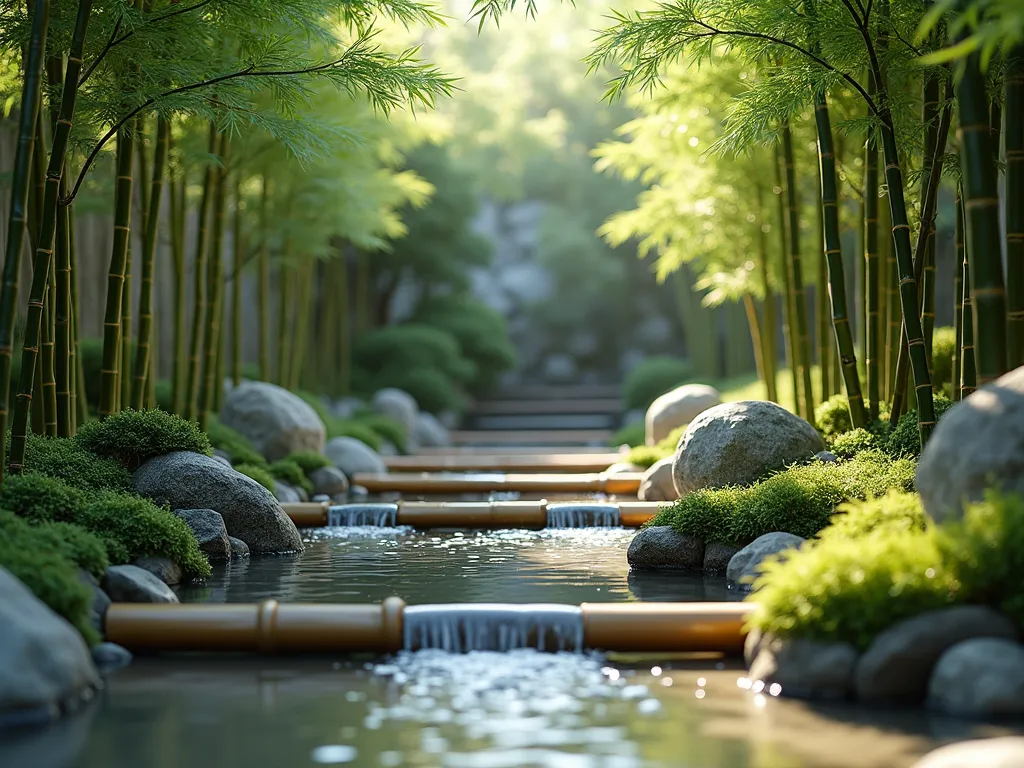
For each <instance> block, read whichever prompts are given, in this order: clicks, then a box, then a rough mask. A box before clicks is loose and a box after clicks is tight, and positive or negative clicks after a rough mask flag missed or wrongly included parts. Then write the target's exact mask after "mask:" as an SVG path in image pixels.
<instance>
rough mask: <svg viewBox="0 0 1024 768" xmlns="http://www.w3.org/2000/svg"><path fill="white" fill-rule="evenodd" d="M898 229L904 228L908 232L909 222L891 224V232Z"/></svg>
mask: <svg viewBox="0 0 1024 768" xmlns="http://www.w3.org/2000/svg"><path fill="white" fill-rule="evenodd" d="M900 229H905V230H907V232H909V231H910V225H909V224H893V226H892V231H893V232H895V231H897V230H900Z"/></svg>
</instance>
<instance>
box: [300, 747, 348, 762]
mask: <svg viewBox="0 0 1024 768" xmlns="http://www.w3.org/2000/svg"><path fill="white" fill-rule="evenodd" d="M357 754H358V752H356V748H355V747H349V746H347V745H345V744H328V745H325V746H322V747H317V748H316V749H314V750H313V754H312V755H311V757H312V759H313V762H314V763H322V764H335V763H351V762H352V761H353V760H355V759H356V755H357Z"/></svg>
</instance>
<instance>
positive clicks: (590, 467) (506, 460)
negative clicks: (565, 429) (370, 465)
mask: <svg viewBox="0 0 1024 768" xmlns="http://www.w3.org/2000/svg"><path fill="white" fill-rule="evenodd" d="M619 461H622V455H621V454H618V453H552V454H546V455H545V454H534V455H516V454H505V455H501V454H495V455H490V456H488V455H480V454H474V455H469V456H464V455H456V456H450V455H418V456H387V457H385V458H384V464H385V466H387V468H388V469H389V470H392V471H399V472H474V471H481V470H483V471H486V470H491V471H495V472H508V471H515V472H603V471H604V470H606V469H608V467H610V466H611V465H612V464H615V463H616V462H619Z"/></svg>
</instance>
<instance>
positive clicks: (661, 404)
mask: <svg viewBox="0 0 1024 768" xmlns="http://www.w3.org/2000/svg"><path fill="white" fill-rule="evenodd" d="M721 402H722V396H721V395H720V394H718V390H717V389H715V388H714V387H711V386H708V385H707V384H683V386H681V387H676V388H675V389H673V390H672V391H671V392H666V393H665V394H664V395H662V396H661V397H659V398H658V399H657V400H655V401H654V402H653V403H651V404H650V406H649V407H648V408H647V414H646V415H645V417H644V436H645V438H646V440H647V444H648V445H657V444H658V443H660V442H661V441H662V440H664V439H665V438H666V437H668V436H669V435H670V434H671V433H672V430H673V429H679V427H683V426H685V425H687V424H689V423H690V422H691V421H693V420H694V419H695V418H697V417H698V416H699V415H700V414H702V413H703V412H704V411H706V410H707V409H708V408H713V407H714V406H716V405H718V404H719V403H721Z"/></svg>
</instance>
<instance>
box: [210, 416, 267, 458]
mask: <svg viewBox="0 0 1024 768" xmlns="http://www.w3.org/2000/svg"><path fill="white" fill-rule="evenodd" d="M206 434H207V437H208V438H209V440H210V444H211V445H212V446H213V447H214V448H216V449H217V450H219V451H224V453H226V454H227V455H228V460H229V461H230V462H231V463H232V464H249V465H253V466H257V467H266V466H267V460H266V459H265V458H264V457H263V454H261V453H260V452H259V451H257V450H256V449H255V448H253V445H252V443H250V442H249V440H248V439H247V438H246V437H245V436H244V435H242V434H241V433H239V432H236V431H235V430H233V429H231V427H226V426H224V425H223V424H221V423H220V422H219V421H217V420H215V419H211V420H210V423H209V424H208V425H207V427H206Z"/></svg>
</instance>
